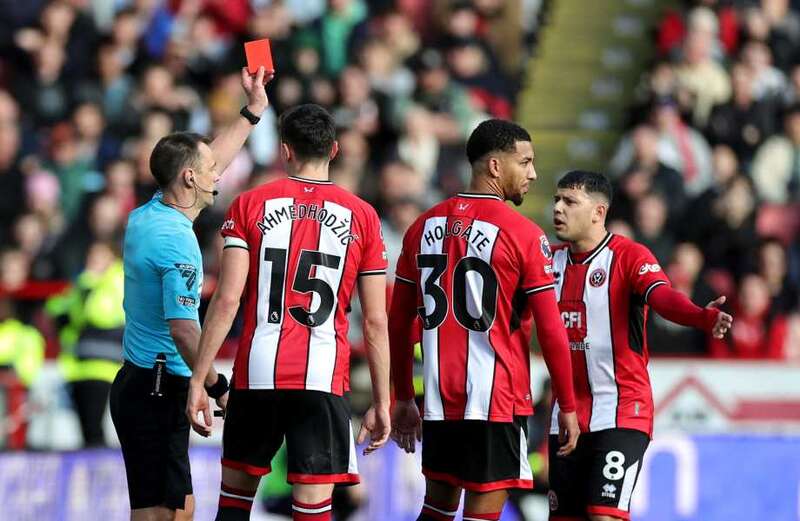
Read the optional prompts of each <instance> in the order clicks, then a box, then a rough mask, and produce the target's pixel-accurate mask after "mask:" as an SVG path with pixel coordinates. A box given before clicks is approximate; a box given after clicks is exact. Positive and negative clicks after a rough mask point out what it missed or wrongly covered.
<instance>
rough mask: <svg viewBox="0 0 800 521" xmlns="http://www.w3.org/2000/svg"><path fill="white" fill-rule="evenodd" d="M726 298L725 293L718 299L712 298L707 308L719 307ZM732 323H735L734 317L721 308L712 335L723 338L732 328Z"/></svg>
mask: <svg viewBox="0 0 800 521" xmlns="http://www.w3.org/2000/svg"><path fill="white" fill-rule="evenodd" d="M726 300H727V298H725V295H722V296H721V297H718V298H717V299H716V300H712V301H711V302H709V303H708V305H707V306H706V308H712V309H719V307H720V306H721V305H723V304H724V303H725V301H726ZM732 325H733V317H732V316H731V315H729V314H727V313H725V312H724V311H722V310H720V312H719V313H718V314H717V321H716V322H714V327H713V328H711V335H712V336H713V337H714V338H722V337H724V336H725V333H727V332H728V330H729V329H730V328H731V326H732Z"/></svg>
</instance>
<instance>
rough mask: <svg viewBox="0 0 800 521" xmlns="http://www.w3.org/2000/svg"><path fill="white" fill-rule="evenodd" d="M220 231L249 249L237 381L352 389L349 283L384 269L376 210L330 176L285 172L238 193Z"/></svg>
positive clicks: (248, 385)
mask: <svg viewBox="0 0 800 521" xmlns="http://www.w3.org/2000/svg"><path fill="white" fill-rule="evenodd" d="M222 236H223V237H224V239H225V248H244V249H246V250H248V252H249V255H250V270H249V272H248V275H247V285H246V287H245V293H244V330H243V332H242V336H241V338H240V340H239V349H238V351H237V354H236V359H235V362H234V369H233V386H234V388H236V389H306V390H314V391H324V392H329V393H333V394H336V395H341V394H343V393H344V392H345V391H347V390H349V374H350V344H349V342H348V340H347V330H348V327H349V324H348V321H347V308H348V306H349V304H350V298H351V296H352V293H353V288H354V286H355V282H356V280H357V277H359V276H370V275H383V274H385V273H386V252H385V248H384V246H383V237H382V234H381V229H380V221H379V219H378V215H377V214H376V213H375V209H374V208H372V207H371V206H370V205H368V204H367V203H366V202H364V201H363V200H361V199H359V198H358V197H356V196H355V195H353V194H351V193H349V192H347V191H346V190H344V189H342V188H339V187H337V186H336V185H334V184H333V183H332V182H330V181H313V180H307V179H301V178H298V177H289V178H286V179H281V180H278V181H274V182H271V183H267V184H264V185H262V186H259V187H257V188H255V189H253V190H250V191H247V192H244V193H243V194H241V195H240V196H239V197H237V198H236V199H234V201H233V203H231V207H230V209H229V210H228V214H227V215H226V218H225V222H224V223H223V224H222Z"/></svg>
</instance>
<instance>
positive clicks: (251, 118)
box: [239, 105, 261, 125]
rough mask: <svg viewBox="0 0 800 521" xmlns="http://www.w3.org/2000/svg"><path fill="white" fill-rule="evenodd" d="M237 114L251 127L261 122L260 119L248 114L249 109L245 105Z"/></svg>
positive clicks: (250, 113)
mask: <svg viewBox="0 0 800 521" xmlns="http://www.w3.org/2000/svg"><path fill="white" fill-rule="evenodd" d="M239 114H241V116H242V117H243V118H244V119H246V120H247V121H249V122H250V124H251V125H257V124H258V122H259V121H261V117H260V116H256V115H255V114H253V113H252V112H250V109H248V108H247V105H245V106H244V107H242V110H240V111H239Z"/></svg>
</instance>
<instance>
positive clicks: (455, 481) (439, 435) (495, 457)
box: [422, 416, 533, 492]
mask: <svg viewBox="0 0 800 521" xmlns="http://www.w3.org/2000/svg"><path fill="white" fill-rule="evenodd" d="M422 473H423V474H424V475H425V477H426V478H428V479H432V480H434V481H442V482H445V483H449V484H450V485H453V486H457V487H462V488H464V489H466V490H471V491H474V492H488V491H491V490H500V489H507V488H533V474H532V473H531V467H530V464H529V463H528V423H527V418H526V417H524V416H518V417H516V418H515V419H514V421H513V422H508V423H501V422H488V421H482V420H455V421H451V420H445V421H425V422H423V425H422Z"/></svg>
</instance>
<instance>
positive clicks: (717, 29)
mask: <svg viewBox="0 0 800 521" xmlns="http://www.w3.org/2000/svg"><path fill="white" fill-rule="evenodd" d="M797 3H798V2H791V1H790V0H729V1H726V0H695V1H687V2H684V5H683V6H682V7H681V8H680V9H674V10H668V11H666V12H665V14H664V15H663V19H662V20H661V22H660V24H659V26H658V28H657V37H656V39H655V41H654V46H655V47H656V48H657V55H658V59H657V61H656V62H655V63H654V64H653V65H652V67H651V68H650V69H649V70H648V71H647V73H646V74H645V76H644V79H643V81H642V83H641V85H640V88H639V89H638V90H637V97H636V99H635V100H633V103H632V109H631V112H630V124H631V129H630V132H629V133H628V134H626V135H625V136H624V138H623V139H622V140H621V142H620V143H619V146H618V148H617V150H616V151H615V153H614V155H613V158H612V160H611V162H610V165H609V168H608V173H609V175H611V176H612V178H613V180H614V182H615V184H616V189H617V190H616V197H615V202H614V205H613V208H612V215H611V218H612V220H611V222H610V227H611V229H612V230H614V231H617V232H619V233H624V234H627V235H630V236H632V237H634V238H636V239H637V240H640V241H642V242H643V243H645V244H646V245H647V246H649V247H650V248H651V249H652V250H653V252H654V253H655V254H656V256H657V257H658V259H659V260H660V261H661V262H662V263H663V265H664V266H665V269H666V270H667V271H668V273H669V275H670V278H671V279H672V281H673V283H674V284H675V286H677V287H679V288H681V289H682V290H684V291H685V292H686V293H688V294H690V295H691V296H692V298H693V299H695V300H696V301H708V300H711V298H712V297H713V296H715V295H717V294H725V295H727V296H728V298H729V300H728V304H727V305H728V306H729V308H730V309H732V310H733V311H734V313H735V315H736V321H735V325H734V328H733V331H732V334H731V336H730V339H728V340H725V341H722V342H712V343H709V341H708V340H707V339H706V338H705V337H704V336H703V335H700V334H697V333H696V332H692V331H689V330H686V329H683V328H679V327H677V326H674V325H673V324H670V323H667V322H665V321H663V320H660V319H659V318H658V317H655V318H654V320H653V321H652V326H651V331H650V338H651V344H652V351H653V353H654V354H696V355H708V356H714V357H743V358H793V359H798V358H800V352H798V350H799V349H798V347H797V346H798V345H800V315H799V314H798V293H799V292H798V287H799V285H800V240H798V238H797V235H798V234H797V231H798V226H800V210H798V204H800V65H798V63H800V11H798V9H797V6H796V5H795V4H797ZM543 4H544V5H546V3H545V2H543V0H457V1H453V0H373V1H366V0H116V1H114V2H93V1H91V0H29V1H26V2H11V3H9V5H7V6H5V7H4V15H3V17H2V20H0V244H2V249H0V300H2V301H4V303H3V304H4V305H3V309H4V310H6V311H4V313H3V315H4V317H5V316H6V315H7V316H9V317H12V316H13V317H15V318H18V319H20V320H21V321H22V322H24V323H27V324H33V325H35V326H36V327H37V328H38V329H39V330H40V331H41V332H42V334H43V335H44V337H45V339H46V340H47V345H48V354H49V355H50V356H52V355H54V354H55V353H56V352H57V351H58V340H57V338H58V329H57V328H58V326H57V325H56V323H55V322H54V321H53V320H52V319H51V318H49V317H48V316H47V314H46V313H45V312H44V311H43V307H42V305H41V303H42V300H43V299H44V298H46V297H47V296H48V295H50V294H51V293H52V292H55V291H56V290H58V289H61V288H62V287H63V281H72V280H75V279H76V278H77V277H78V276H79V275H80V274H81V273H83V272H84V271H86V270H87V268H88V267H87V257H88V253H89V252H90V251H91V250H92V248H93V247H101V246H102V247H103V248H105V249H109V248H110V251H113V252H115V255H119V245H120V241H121V237H122V234H123V232H124V226H125V222H126V218H127V214H128V212H130V210H131V209H133V208H135V207H136V206H137V205H139V204H142V203H143V202H144V201H146V200H148V199H149V198H150V197H152V195H153V193H154V192H155V191H156V186H155V183H154V180H153V178H152V176H151V175H150V173H149V168H148V158H149V155H150V151H151V150H152V148H153V146H154V145H155V142H156V141H157V140H158V139H159V138H160V137H162V136H163V135H165V134H167V133H169V132H171V131H173V130H191V131H195V132H199V133H203V134H207V135H211V136H213V135H214V134H215V133H216V132H218V131H219V129H220V128H222V127H224V126H225V125H226V124H227V123H229V122H231V121H232V120H233V119H234V118H236V117H238V111H239V108H240V107H241V105H242V104H243V101H244V100H243V98H242V94H241V90H240V87H239V80H238V74H239V69H240V67H241V66H242V65H243V64H244V61H245V60H244V55H243V46H242V44H243V42H244V41H247V40H250V39H255V38H270V40H271V43H272V49H273V55H274V62H275V66H276V76H275V79H274V80H273V81H272V82H271V83H270V84H269V85H268V94H269V96H270V100H271V107H270V109H269V110H268V112H267V113H265V115H264V117H263V121H262V123H261V124H259V125H258V126H257V128H256V130H255V131H254V133H253V135H252V137H251V139H250V140H249V142H248V144H247V145H246V147H245V148H244V149H243V150H242V151H241V152H240V154H239V155H238V156H237V157H236V159H235V160H234V162H233V163H232V164H231V166H230V167H229V168H228V170H227V171H226V172H225V174H224V176H223V178H222V181H221V182H220V186H219V191H220V195H219V197H218V201H217V204H216V206H215V207H214V208H213V209H211V210H210V211H207V212H205V213H204V214H202V215H201V217H200V218H199V219H198V222H197V223H196V226H195V229H196V231H197V234H198V237H199V239H200V244H201V246H202V249H203V252H204V257H205V268H206V271H207V276H206V281H207V284H206V286H205V290H206V292H207V293H209V292H210V291H212V290H213V287H214V274H215V273H216V271H217V262H218V259H219V251H220V240H219V235H218V233H217V229H218V226H219V223H220V222H221V220H222V216H223V214H224V212H225V210H226V208H227V206H228V204H229V203H230V201H231V200H232V199H233V197H235V196H236V195H237V194H238V193H240V192H241V191H242V190H244V189H247V188H248V187H251V186H254V185H256V184H260V183H262V182H264V181H265V180H268V179H271V178H275V177H278V176H281V175H284V172H283V171H282V166H281V162H280V158H279V157H278V139H277V135H276V125H275V121H276V118H277V115H278V114H280V113H281V111H282V110H284V109H285V108H287V107H289V106H292V105H295V104H297V103H302V102H314V103H318V104H320V105H322V106H324V107H326V108H328V109H329V110H330V111H331V112H332V113H333V114H334V117H335V119H336V122H337V124H338V126H339V141H340V144H341V152H340V154H339V156H338V157H337V158H336V159H335V161H334V162H333V163H332V166H331V176H332V178H333V179H334V180H335V181H336V182H337V183H338V184H340V185H342V186H344V187H345V188H347V189H349V190H352V191H353V192H355V193H358V194H359V195H361V196H362V197H364V198H365V199H367V200H368V201H369V202H370V203H372V204H373V205H374V206H375V207H376V208H378V210H379V213H380V215H381V217H382V219H383V224H384V234H385V239H386V243H387V247H388V251H389V256H390V259H389V261H390V266H394V263H395V261H396V257H397V255H398V254H399V250H400V241H401V239H402V236H403V233H404V232H405V230H406V228H407V227H408V225H409V224H410V223H411V222H412V221H413V220H414V219H415V218H416V217H417V216H418V215H419V214H420V212H422V211H424V209H426V208H428V207H429V206H430V205H431V204H433V203H435V202H437V201H438V200H440V199H441V198H443V197H446V196H449V195H451V194H453V193H455V192H457V191H459V190H460V189H462V188H464V185H465V182H466V180H467V179H468V176H469V166H468V165H467V164H466V162H465V158H464V153H463V145H464V141H465V139H466V137H467V135H468V133H469V132H470V131H471V129H472V128H473V127H474V126H475V125H476V123H477V122H479V121H480V120H482V119H484V118H486V117H490V116H495V117H505V118H510V117H513V107H514V106H515V99H516V96H517V94H518V92H519V87H520V78H521V76H522V67H524V65H525V63H526V58H527V56H528V55H529V53H530V52H531V49H532V45H533V43H534V42H535V39H536V31H537V26H538V23H539V20H540V18H541V16H540V14H541V9H542V5H543ZM114 246H116V248H115V247H114ZM54 282H55V283H54ZM355 329H356V335H355V336H356V337H357V328H355ZM229 353H230V352H229Z"/></svg>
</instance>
